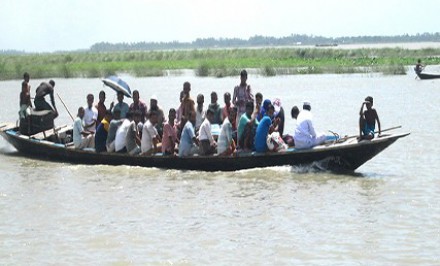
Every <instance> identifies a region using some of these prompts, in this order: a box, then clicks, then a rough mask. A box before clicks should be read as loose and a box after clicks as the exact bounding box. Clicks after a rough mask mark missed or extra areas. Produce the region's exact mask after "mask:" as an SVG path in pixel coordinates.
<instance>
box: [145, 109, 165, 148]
mask: <svg viewBox="0 0 440 266" xmlns="http://www.w3.org/2000/svg"><path fill="white" fill-rule="evenodd" d="M157 115H158V113H157V112H156V111H151V112H150V116H149V118H148V120H147V121H146V122H145V124H144V126H143V127H142V139H141V155H152V154H154V153H156V152H159V151H160V150H161V149H162V147H161V146H160V145H158V144H159V142H160V136H159V133H158V132H157V129H156V124H157V121H158V116H157Z"/></svg>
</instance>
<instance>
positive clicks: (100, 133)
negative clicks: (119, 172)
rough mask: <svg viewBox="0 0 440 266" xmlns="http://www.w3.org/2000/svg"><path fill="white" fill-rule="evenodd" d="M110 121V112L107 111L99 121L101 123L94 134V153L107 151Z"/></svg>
mask: <svg viewBox="0 0 440 266" xmlns="http://www.w3.org/2000/svg"><path fill="white" fill-rule="evenodd" d="M111 121H112V112H111V111H110V110H107V111H106V113H105V116H104V118H103V119H102V120H101V123H100V124H99V125H98V127H97V128H96V133H95V151H96V152H106V151H107V137H108V132H109V129H110V123H111ZM115 132H116V130H115Z"/></svg>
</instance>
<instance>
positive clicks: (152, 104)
mask: <svg viewBox="0 0 440 266" xmlns="http://www.w3.org/2000/svg"><path fill="white" fill-rule="evenodd" d="M151 111H154V112H156V115H157V123H156V129H157V133H159V136H160V137H161V138H162V133H163V122H164V121H165V116H164V113H163V110H162V108H160V106H159V105H158V104H157V97H156V96H155V95H153V96H151V98H150V112H151Z"/></svg>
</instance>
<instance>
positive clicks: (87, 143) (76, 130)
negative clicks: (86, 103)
mask: <svg viewBox="0 0 440 266" xmlns="http://www.w3.org/2000/svg"><path fill="white" fill-rule="evenodd" d="M84 112H85V111H84V107H80V108H78V115H77V117H76V119H75V122H74V123H73V144H74V147H75V149H80V150H82V149H85V148H93V147H94V146H95V138H94V136H93V133H92V132H90V131H85V130H84V127H83V118H84Z"/></svg>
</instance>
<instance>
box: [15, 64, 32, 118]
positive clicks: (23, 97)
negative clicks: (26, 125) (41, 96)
mask: <svg viewBox="0 0 440 266" xmlns="http://www.w3.org/2000/svg"><path fill="white" fill-rule="evenodd" d="M23 78H24V80H23V82H22V83H21V92H20V111H19V112H18V115H19V116H20V119H24V118H25V117H26V110H27V109H28V108H29V107H30V108H32V101H31V86H30V85H29V74H28V73H27V72H26V73H24V75H23Z"/></svg>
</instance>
